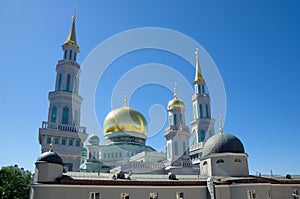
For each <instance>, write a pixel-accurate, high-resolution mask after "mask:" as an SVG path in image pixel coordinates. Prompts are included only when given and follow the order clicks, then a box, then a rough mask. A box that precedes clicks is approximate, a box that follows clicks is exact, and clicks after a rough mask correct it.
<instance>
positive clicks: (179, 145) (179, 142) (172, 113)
mask: <svg viewBox="0 0 300 199" xmlns="http://www.w3.org/2000/svg"><path fill="white" fill-rule="evenodd" d="M168 115H169V126H168V128H167V129H166V133H165V135H164V136H165V138H166V141H167V162H166V165H165V166H166V170H172V168H178V167H191V165H192V164H191V161H190V157H189V148H188V147H189V139H190V136H191V134H190V130H189V127H188V126H187V125H186V124H185V106H184V103H183V101H181V100H180V99H179V98H178V97H177V91H176V84H175V88H174V98H173V99H172V100H171V101H170V102H169V103H168ZM172 172H174V171H172Z"/></svg>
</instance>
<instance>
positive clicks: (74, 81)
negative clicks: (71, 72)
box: [73, 76, 77, 93]
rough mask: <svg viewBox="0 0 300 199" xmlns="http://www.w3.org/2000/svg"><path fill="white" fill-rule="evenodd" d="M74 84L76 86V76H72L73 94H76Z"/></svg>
mask: <svg viewBox="0 0 300 199" xmlns="http://www.w3.org/2000/svg"><path fill="white" fill-rule="evenodd" d="M76 84H77V80H76V76H74V79H73V93H77V87H76Z"/></svg>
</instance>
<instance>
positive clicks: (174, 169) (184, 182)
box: [30, 15, 300, 199]
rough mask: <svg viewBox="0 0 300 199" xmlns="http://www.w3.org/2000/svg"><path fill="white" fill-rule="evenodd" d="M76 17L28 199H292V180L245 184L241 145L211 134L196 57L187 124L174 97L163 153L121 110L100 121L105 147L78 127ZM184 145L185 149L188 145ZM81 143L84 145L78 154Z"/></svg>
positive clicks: (295, 188) (295, 189)
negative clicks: (147, 142)
mask: <svg viewBox="0 0 300 199" xmlns="http://www.w3.org/2000/svg"><path fill="white" fill-rule="evenodd" d="M75 21H76V17H75V15H74V16H73V22H72V26H71V30H70V33H69V35H68V37H67V40H66V41H65V42H64V43H63V45H62V49H63V58H62V59H61V60H59V61H58V63H57V65H56V83H55V90H54V91H51V92H49V97H48V99H49V102H50V104H49V112H48V120H47V121H43V122H42V127H41V128H40V129H39V143H40V144H41V152H42V154H41V155H40V157H38V159H37V161H36V162H35V165H36V170H35V175H34V181H33V183H32V185H31V194H30V195H31V196H30V198H31V199H39V198H43V199H48V198H49V199H50V198H65V199H69V198H70V199H71V198H72V199H74V198H75V199H76V198H78V199H79V198H80V199H81V198H88V199H100V198H121V199H129V198H134V199H135V198H137V199H139V198H150V199H158V198H164V199H174V198H176V199H184V198H188V199H194V198H195V199H196V198H203V199H221V198H222V199H230V198H238V199H244V198H245V199H246V198H247V199H255V198H266V199H271V198H273V199H277V198H278V199H279V198H299V197H300V196H299V191H300V179H299V178H298V177H297V176H296V177H292V176H286V177H282V176H265V177H263V176H252V175H249V170H248V155H247V153H246V152H245V148H244V145H243V143H242V142H241V140H239V139H238V138H237V137H236V136H234V135H232V134H228V133H223V127H222V122H220V128H219V133H216V134H215V129H214V126H215V120H214V119H212V118H211V110H210V97H209V95H208V93H207V92H206V81H205V79H204V77H203V76H202V73H201V68H200V62H199V57H198V52H197V51H196V74H195V79H194V88H195V89H194V91H195V92H194V95H193V96H191V98H192V107H193V120H192V121H191V122H190V126H191V132H190V129H189V126H188V125H186V121H185V104H184V102H183V101H182V100H180V99H179V97H178V94H177V92H176V88H175V89H174V97H173V99H171V100H170V101H169V103H168V106H167V111H168V117H169V125H168V127H167V128H166V130H165V134H164V137H165V138H164V139H165V142H166V153H163V152H157V151H156V150H155V149H154V148H152V147H151V146H147V145H146V144H145V143H146V139H147V132H148V129H147V121H146V119H145V117H144V116H143V115H142V114H141V113H140V112H139V111H137V110H135V109H133V108H131V107H129V106H128V102H127V99H126V98H125V100H124V106H123V107H120V108H118V109H115V110H112V111H111V112H110V113H108V114H107V116H106V118H105V120H104V124H103V129H104V138H105V145H100V144H99V143H100V139H99V137H98V136H97V135H96V134H92V135H90V136H88V134H87V132H86V127H83V126H81V125H80V108H81V103H82V100H83V98H82V97H81V96H80V95H79V94H78V91H79V79H80V70H81V69H80V65H79V64H78V63H77V62H76V56H77V54H78V52H79V46H78V44H77V41H76V33H75ZM190 139H191V145H190V144H189V143H190ZM85 141H87V142H88V143H87V144H86V146H84V143H85Z"/></svg>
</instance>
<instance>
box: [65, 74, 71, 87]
mask: <svg viewBox="0 0 300 199" xmlns="http://www.w3.org/2000/svg"><path fill="white" fill-rule="evenodd" d="M70 81H71V75H70V74H68V75H67V84H66V91H70Z"/></svg>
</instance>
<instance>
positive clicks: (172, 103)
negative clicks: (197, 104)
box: [168, 96, 184, 110]
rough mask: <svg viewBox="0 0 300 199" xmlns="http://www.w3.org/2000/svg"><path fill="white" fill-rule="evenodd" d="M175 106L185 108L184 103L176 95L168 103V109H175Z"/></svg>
mask: <svg viewBox="0 0 300 199" xmlns="http://www.w3.org/2000/svg"><path fill="white" fill-rule="evenodd" d="M174 108H181V109H182V108H184V103H183V101H181V100H180V99H178V98H177V96H175V97H174V98H173V99H172V100H171V101H169V103H168V110H171V109H174Z"/></svg>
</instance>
